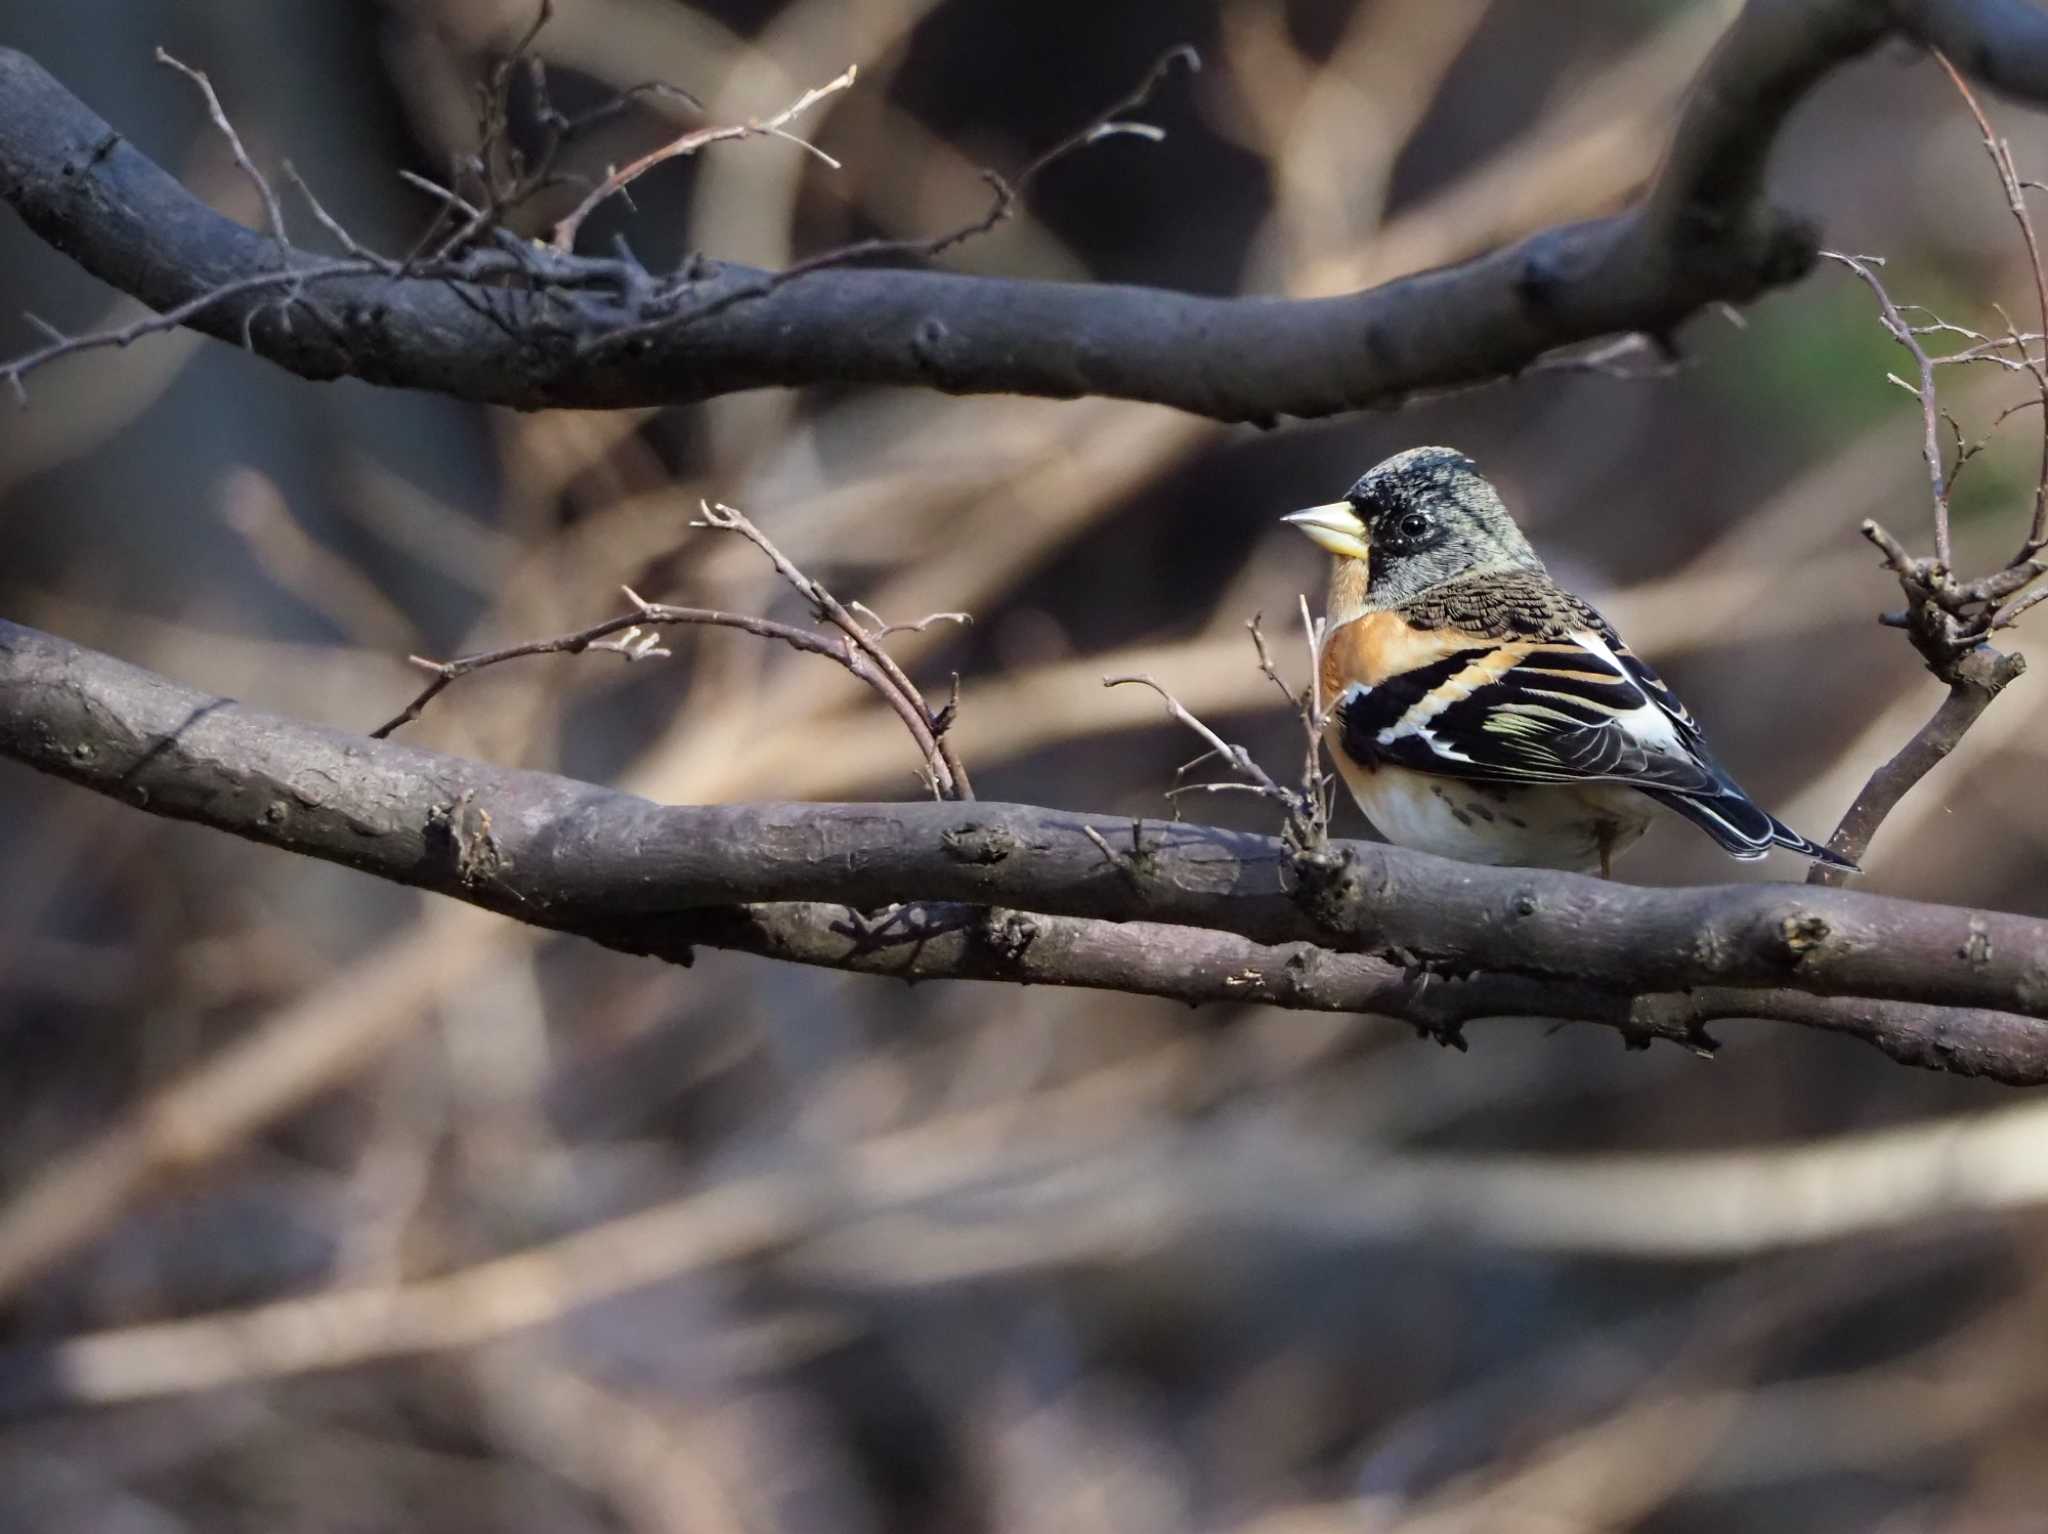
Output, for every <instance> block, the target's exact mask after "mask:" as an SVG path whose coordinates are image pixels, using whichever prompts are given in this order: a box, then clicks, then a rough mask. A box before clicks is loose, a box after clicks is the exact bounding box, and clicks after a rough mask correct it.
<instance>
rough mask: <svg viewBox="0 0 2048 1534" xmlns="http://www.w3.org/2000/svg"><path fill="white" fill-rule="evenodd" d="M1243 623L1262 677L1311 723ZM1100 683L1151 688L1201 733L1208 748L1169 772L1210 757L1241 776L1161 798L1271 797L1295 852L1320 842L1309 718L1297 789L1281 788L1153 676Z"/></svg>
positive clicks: (1260, 640)
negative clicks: (1304, 763)
mask: <svg viewBox="0 0 2048 1534" xmlns="http://www.w3.org/2000/svg"><path fill="white" fill-rule="evenodd" d="M1247 627H1249V628H1250V629H1251V631H1252V643H1253V645H1254V646H1255V647H1256V648H1257V651H1258V656H1259V663H1260V666H1261V668H1262V669H1264V670H1265V673H1266V675H1267V676H1269V677H1271V678H1272V679H1273V682H1274V684H1275V685H1276V686H1278V687H1279V688H1280V690H1281V691H1282V692H1284V693H1286V694H1287V696H1288V700H1289V701H1290V702H1293V703H1295V704H1296V705H1297V706H1298V707H1303V708H1304V710H1305V712H1304V718H1305V719H1307V720H1309V721H1311V722H1312V721H1313V720H1314V718H1315V709H1314V705H1313V703H1312V702H1311V703H1308V704H1306V705H1303V704H1302V701H1301V699H1299V698H1298V697H1296V695H1295V694H1294V693H1293V692H1292V691H1290V690H1289V689H1288V687H1287V684H1286V683H1285V682H1282V681H1281V680H1280V677H1279V675H1278V673H1277V672H1275V671H1274V670H1273V669H1272V664H1271V661H1270V659H1269V658H1268V656H1267V654H1266V643H1265V639H1264V637H1263V636H1262V635H1261V634H1260V633H1259V630H1258V620H1257V619H1256V618H1255V619H1253V620H1252V622H1251V623H1250V624H1249V625H1247ZM1102 685H1103V686H1104V687H1124V686H1131V685H1135V686H1139V687H1149V688H1151V689H1152V691H1154V692H1156V693H1157V694H1159V697H1160V699H1161V700H1162V701H1163V702H1164V703H1165V704H1166V711H1167V712H1168V713H1169V714H1171V715H1172V716H1173V717H1174V718H1175V719H1176V720H1178V721H1179V722H1180V723H1182V724H1184V725H1186V726H1187V727H1188V728H1189V729H1190V730H1193V731H1194V732H1195V734H1196V735H1198V736H1200V737H1201V739H1202V741H1203V743H1204V744H1206V745H1207V746H1208V748H1209V749H1208V750H1207V751H1205V752H1203V753H1202V754H1201V755H1200V756H1198V757H1196V758H1195V759H1194V760H1193V761H1191V762H1189V763H1188V764H1187V765H1186V766H1184V767H1182V768H1181V769H1180V771H1179V772H1177V773H1175V774H1174V776H1175V777H1176V778H1179V777H1181V776H1183V775H1184V774H1186V773H1188V772H1190V771H1192V770H1193V769H1194V768H1196V767H1199V766H1201V765H1202V763H1204V762H1206V761H1208V760H1209V759H1210V758H1211V757H1215V758H1218V759H1220V760H1221V761H1222V762H1223V763H1224V764H1225V765H1226V766H1228V767H1229V768H1231V769H1232V770H1234V771H1236V772H1238V773H1240V774H1241V775H1242V776H1243V778H1244V781H1243V782H1238V783H1229V782H1224V783H1187V784H1181V783H1176V784H1175V786H1174V787H1172V788H1170V789H1168V790H1167V797H1168V798H1169V799H1177V798H1179V797H1181V796H1182V795H1184V794H1191V793H1244V794H1256V795H1257V796H1258V797H1259V798H1261V799H1270V800H1272V801H1273V802H1274V803H1275V804H1278V805H1279V806H1280V807H1281V808H1282V809H1284V810H1285V811H1286V812H1287V839H1288V843H1289V845H1291V846H1293V847H1295V848H1297V849H1298V850H1301V851H1308V850H1310V849H1313V848H1317V847H1320V846H1322V844H1323V842H1324V840H1325V839H1326V837H1327V834H1328V827H1329V810H1328V794H1327V790H1326V786H1325V784H1324V780H1323V776H1322V774H1321V772H1320V770H1319V768H1320V761H1321V758H1320V756H1319V755H1318V752H1319V750H1320V740H1321V733H1320V731H1319V730H1315V729H1314V728H1313V724H1312V723H1311V731H1312V733H1311V735H1310V741H1311V744H1310V746H1309V757H1308V765H1307V767H1306V768H1305V769H1304V771H1303V775H1302V784H1301V786H1300V787H1298V788H1287V787H1284V786H1283V785H1282V784H1280V783H1279V782H1277V781H1276V780H1275V779H1274V778H1273V776H1272V774H1271V773H1269V772H1267V771H1266V769H1265V768H1264V767H1262V766H1260V765H1259V761H1258V758H1257V757H1255V756H1253V755H1252V754H1251V752H1250V751H1248V750H1246V749H1245V748H1244V747H1243V746H1239V745H1234V744H1232V743H1231V742H1230V741H1227V740H1225V739H1224V738H1223V737H1222V736H1221V735H1218V734H1217V733H1216V732H1215V731H1214V730H1212V729H1211V728H1210V727H1209V726H1208V725H1206V724H1204V723H1203V722H1202V721H1201V720H1200V719H1199V718H1197V717H1196V716H1195V714H1194V713H1193V712H1192V711H1190V710H1189V709H1188V708H1187V707H1186V706H1185V705H1184V704H1182V702H1181V701H1180V699H1178V698H1176V697H1175V696H1174V695H1173V694H1172V693H1171V692H1169V691H1167V689H1166V688H1165V687H1164V686H1162V685H1161V684H1160V682H1159V681H1158V679H1157V678H1155V677H1152V676H1144V675H1141V676H1106V677H1104V678H1103V679H1102ZM1311 696H1312V694H1311Z"/></svg>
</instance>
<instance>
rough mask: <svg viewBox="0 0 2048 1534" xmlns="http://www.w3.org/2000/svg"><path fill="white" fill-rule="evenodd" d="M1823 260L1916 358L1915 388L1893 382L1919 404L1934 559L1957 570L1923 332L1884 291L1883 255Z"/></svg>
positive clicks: (1835, 253) (1829, 254)
mask: <svg viewBox="0 0 2048 1534" xmlns="http://www.w3.org/2000/svg"><path fill="white" fill-rule="evenodd" d="M1821 255H1822V257H1823V258H1825V259H1826V260H1829V261H1839V262H1840V263H1841V264H1842V265H1843V266H1846V267H1847V268H1848V269H1849V270H1850V271H1851V272H1853V273H1854V274H1855V275H1856V276H1857V277H1858V278H1859V279H1860V280H1861V281H1862V282H1863V284H1864V285H1865V286H1866V287H1868V288H1869V289H1870V291H1871V292H1872V293H1873V294H1874V295H1875V296H1876V298H1877V307H1878V323H1879V324H1881V325H1883V326H1884V328H1885V333H1886V334H1888V335H1889V336H1890V337H1891V338H1892V339H1893V340H1894V341H1896V342H1898V343H1899V345H1901V346H1903V347H1904V348H1905V349H1906V352H1907V354H1908V355H1909V356H1911V357H1912V359H1913V367H1914V370H1915V372H1916V373H1917V374H1918V376H1919V380H1920V381H1919V384H1918V386H1917V387H1915V386H1914V385H1912V384H1909V383H1907V382H1906V381H1905V380H1904V379H1902V378H1899V377H1898V376H1897V375H1896V374H1893V375H1892V378H1893V381H1894V382H1895V383H1897V384H1898V385H1899V386H1900V387H1901V388H1903V389H1904V390H1906V392H1907V393H1909V394H1912V395H1914V396H1915V397H1916V398H1918V399H1919V401H1920V416H1921V425H1922V431H1923V438H1922V441H1921V445H1920V456H1921V457H1922V458H1924V459H1925V460H1926V462H1927V479H1928V486H1929V489H1930V491H1931V493H1932V495H1933V498H1934V560H1935V563H1936V564H1937V565H1938V566H1940V568H1941V569H1942V570H1950V569H1953V568H1954V559H1953V550H1952V547H1951V540H1950V536H1949V515H1948V501H1949V484H1948V474H1947V471H1946V470H1945V469H1944V467H1943V455H1942V448H1941V400H1940V397H1939V393H1938V391H1937V387H1936V384H1935V381H1934V359H1933V358H1932V357H1931V356H1929V355H1928V353H1927V348H1926V347H1925V346H1923V345H1921V344H1920V332H1919V331H1918V330H1916V329H1915V328H1914V327H1913V326H1911V325H1909V324H1907V323H1906V317H1905V316H1904V315H1902V314H1901V313H1899V306H1898V305H1897V304H1895V303H1893V302H1892V296H1891V294H1890V293H1888V292H1886V291H1885V286H1884V283H1883V281H1882V280H1881V279H1880V278H1879V277H1878V275H1877V272H1876V271H1875V270H1874V268H1876V267H1880V266H1883V265H1884V258H1883V257H1882V256H1852V255H1848V254H1845V253H1844V252H1842V251H1839V250H1824V251H1822V252H1821Z"/></svg>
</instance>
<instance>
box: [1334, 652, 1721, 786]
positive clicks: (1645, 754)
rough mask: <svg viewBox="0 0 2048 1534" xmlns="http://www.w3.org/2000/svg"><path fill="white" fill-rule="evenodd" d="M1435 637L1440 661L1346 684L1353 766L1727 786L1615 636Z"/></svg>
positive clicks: (1673, 703) (1663, 690) (1347, 741)
mask: <svg viewBox="0 0 2048 1534" xmlns="http://www.w3.org/2000/svg"><path fill="white" fill-rule="evenodd" d="M1432 637H1433V638H1435V639H1437V640H1438V642H1439V646H1440V648H1441V650H1442V653H1441V654H1440V656H1439V657H1438V658H1436V659H1434V660H1430V661H1427V662H1425V663H1423V664H1420V665H1414V666H1411V667H1409V668H1407V669H1405V670H1402V671H1400V672H1397V673H1395V674H1393V675H1390V676H1387V677H1386V678H1385V679H1384V680H1382V681H1381V682H1379V683H1378V685H1367V684H1365V683H1363V682H1354V683H1352V684H1351V685H1350V686H1349V687H1347V688H1346V689H1345V690H1344V692H1343V693H1342V694H1341V695H1340V696H1339V698H1338V699H1337V703H1336V713H1337V719H1338V722H1339V728H1340V732H1341V733H1340V734H1339V741H1340V743H1341V744H1342V746H1343V748H1344V750H1345V751H1346V753H1347V754H1349V755H1350V756H1351V757H1352V758H1353V759H1354V760H1356V761H1357V762H1359V763H1360V764H1361V765H1370V764H1373V763H1376V762H1382V761H1386V762H1393V763H1396V764H1398V765H1400V766H1403V767H1408V768H1412V769H1414V770H1417V771H1420V772H1430V773H1438V774H1442V775H1445V776H1449V777H1459V778H1468V779H1474V780H1478V781H1484V782H1494V783H1524V784H1536V783H1587V782H1608V783H1625V784H1629V785H1631V786H1633V787H1638V788H1643V789H1646V790H1649V789H1657V790H1662V791H1664V792H1665V793H1670V794H1678V795H1686V796H1700V797H1718V796H1720V795H1722V794H1725V793H1726V792H1728V791H1729V790H1730V789H1731V788H1732V787H1733V784H1731V783H1730V782H1729V781H1728V779H1727V775H1726V774H1725V773H1723V772H1722V771H1721V770H1720V768H1719V767H1717V766H1716V765H1715V764H1714V762H1713V760H1712V758H1710V757H1708V756H1707V755H1706V753H1705V751H1704V749H1703V748H1702V747H1701V745H1700V738H1699V729H1698V727H1697V726H1696V725H1695V724H1694V723H1693V721H1692V718H1691V716H1690V715H1689V714H1687V713H1686V711H1685V709H1684V707H1683V706H1682V705H1681V704H1680V703H1679V702H1678V700H1677V699H1676V698H1674V697H1673V696H1672V695H1671V692H1670V689H1669V688H1667V687H1666V686H1665V685H1664V683H1663V682H1662V681H1661V680H1659V679H1658V677H1657V675H1656V673H1655V672H1653V671H1651V670H1650V668H1649V667H1648V666H1646V665H1644V664H1643V663H1642V662H1641V661H1640V660H1638V659H1637V658H1636V657H1635V656H1634V655H1632V654H1630V653H1629V652H1628V650H1627V649H1626V647H1624V646H1622V645H1621V643H1620V641H1619V640H1617V639H1615V638H1614V637H1613V636H1612V633H1611V631H1609V632H1605V633H1603V632H1602V631H1600V630H1599V629H1595V628H1591V627H1587V628H1583V629H1575V630H1572V631H1569V632H1566V633H1563V634H1558V635H1555V636H1552V637H1546V638H1537V639H1526V638H1494V637H1486V636H1481V635H1477V634H1472V635H1461V634H1457V633H1455V632H1451V631H1445V630H1438V631H1436V633H1435V634H1434V635H1433V636H1432Z"/></svg>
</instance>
